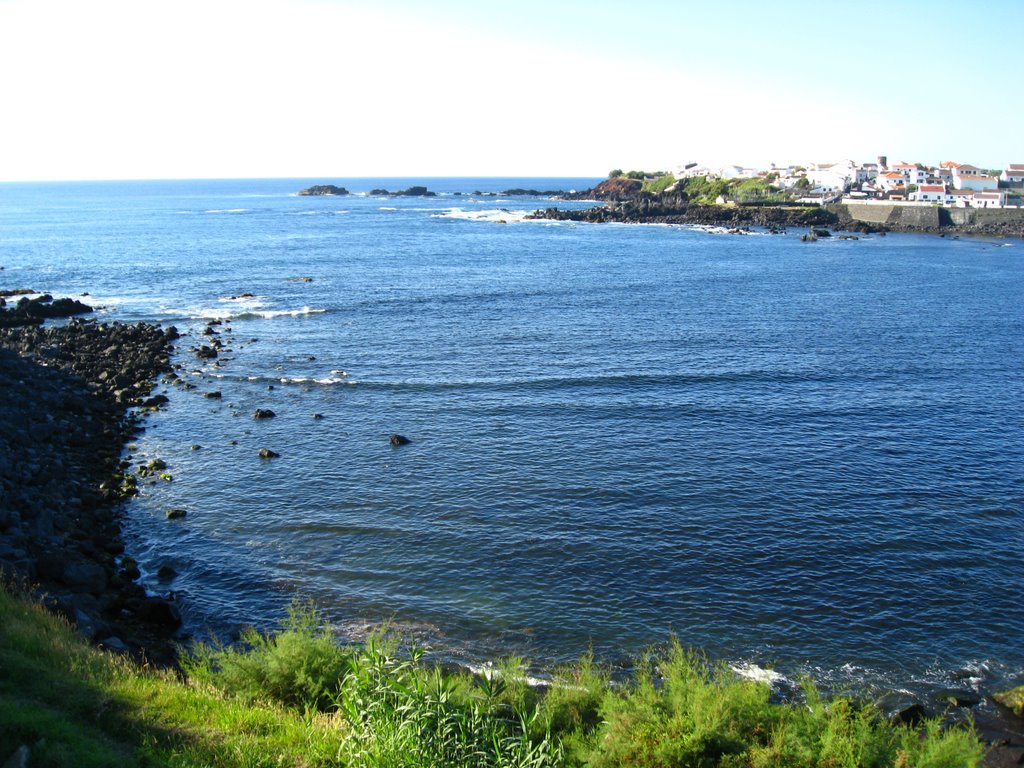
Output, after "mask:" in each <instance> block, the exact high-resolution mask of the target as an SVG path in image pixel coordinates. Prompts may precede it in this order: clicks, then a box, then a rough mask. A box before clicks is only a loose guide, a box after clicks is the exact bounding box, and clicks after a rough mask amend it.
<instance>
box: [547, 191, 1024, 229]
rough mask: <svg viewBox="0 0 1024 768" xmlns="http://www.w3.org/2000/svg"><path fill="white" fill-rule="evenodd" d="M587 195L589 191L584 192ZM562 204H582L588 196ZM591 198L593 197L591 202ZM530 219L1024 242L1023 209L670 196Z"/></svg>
mask: <svg viewBox="0 0 1024 768" xmlns="http://www.w3.org/2000/svg"><path fill="white" fill-rule="evenodd" d="M589 191H592V190H588V192H589ZM563 199H566V200H569V199H572V200H585V199H588V198H587V192H582V193H578V194H575V195H572V196H566V197H564V198H563ZM590 199H594V198H590ZM530 218H534V219H551V220H555V221H576V222H586V223H593V224H602V223H607V222H618V223H624V224H683V225H686V224H689V225H693V224H698V225H713V226H722V227H729V228H735V229H744V228H748V227H764V228H766V229H768V230H769V231H772V232H776V233H782V232H783V231H785V230H787V229H791V228H798V229H809V228H828V229H830V230H835V231H840V232H855V233H869V234H870V233H885V232H903V233H916V234H933V235H940V236H950V235H951V236H954V237H958V236H961V235H964V236H976V237H1014V238H1024V209H1018V208H1011V209H1006V208H1002V209H981V208H957V209H949V208H940V207H938V206H920V205H917V206H914V205H898V204H895V203H890V204H872V203H834V204H830V205H826V206H820V205H735V204H732V205H728V204H727V205H701V204H697V203H692V202H690V201H689V200H687V199H686V198H685V196H684V195H679V194H675V193H663V194H647V193H641V194H638V195H631V196H628V197H626V198H624V199H610V200H607V201H605V202H604V204H603V205H599V206H594V207H592V208H586V209H582V210H580V209H567V208H558V207H550V208H546V209H543V210H538V211H535V212H534V213H533V214H532V215H531V216H530Z"/></svg>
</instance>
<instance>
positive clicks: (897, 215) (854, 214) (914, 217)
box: [830, 203, 943, 231]
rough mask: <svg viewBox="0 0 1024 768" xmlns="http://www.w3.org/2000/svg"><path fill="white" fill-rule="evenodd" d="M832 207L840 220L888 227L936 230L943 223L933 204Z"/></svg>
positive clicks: (857, 204) (840, 205)
mask: <svg viewBox="0 0 1024 768" xmlns="http://www.w3.org/2000/svg"><path fill="white" fill-rule="evenodd" d="M830 208H834V209H835V211H836V213H837V214H839V217H840V219H841V220H850V219H852V220H853V221H860V222H864V223H866V224H879V225H882V226H885V227H887V228H890V229H896V230H901V229H909V230H927V231H931V230H936V229H939V228H940V227H941V226H942V225H943V221H942V220H941V218H940V213H941V209H940V208H939V207H938V206H934V205H899V204H897V203H843V204H839V205H836V206H830Z"/></svg>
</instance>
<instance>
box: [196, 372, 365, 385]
mask: <svg viewBox="0 0 1024 768" xmlns="http://www.w3.org/2000/svg"><path fill="white" fill-rule="evenodd" d="M203 375H205V376H207V377H208V378H211V379H219V380H221V381H245V382H249V383H252V384H275V385H276V384H282V385H284V386H288V385H290V384H294V385H297V386H303V385H310V384H316V385H318V386H321V387H330V386H334V385H335V384H350V385H351V384H355V383H356V382H355V381H353V380H352V379H350V378H349V375H348V374H347V373H345V372H344V371H342V372H341V375H337V374H336V372H335V371H331V375H330V376H234V375H231V374H228V373H219V372H216V371H209V372H205V373H204V374H203Z"/></svg>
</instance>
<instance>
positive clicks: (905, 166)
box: [889, 163, 917, 184]
mask: <svg viewBox="0 0 1024 768" xmlns="http://www.w3.org/2000/svg"><path fill="white" fill-rule="evenodd" d="M916 170H917V166H916V165H912V164H911V163H895V164H893V165H890V166H889V172H890V173H901V174H903V178H904V179H906V180H907V182H908V183H911V184H912V183H913V182H912V181H910V174H911V172H913V171H916Z"/></svg>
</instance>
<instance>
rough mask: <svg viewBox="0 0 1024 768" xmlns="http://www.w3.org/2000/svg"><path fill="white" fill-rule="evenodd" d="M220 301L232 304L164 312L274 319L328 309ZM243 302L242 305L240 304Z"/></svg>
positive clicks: (205, 317)
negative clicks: (270, 306)
mask: <svg viewBox="0 0 1024 768" xmlns="http://www.w3.org/2000/svg"><path fill="white" fill-rule="evenodd" d="M220 301H222V302H224V303H225V304H230V305H231V306H223V307H191V308H188V309H175V308H165V309H164V310H163V314H165V315H167V316H169V317H171V318H178V317H181V318H186V319H189V320H273V319H274V318H277V317H304V316H306V315H322V314H324V313H326V312H327V311H328V310H326V309H323V308H316V307H302V308H300V309H261V307H263V306H265V304H266V302H264V301H261V300H255V301H252V300H249V299H239V298H233V297H229V298H222V299H220ZM239 304H241V305H242V306H239Z"/></svg>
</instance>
